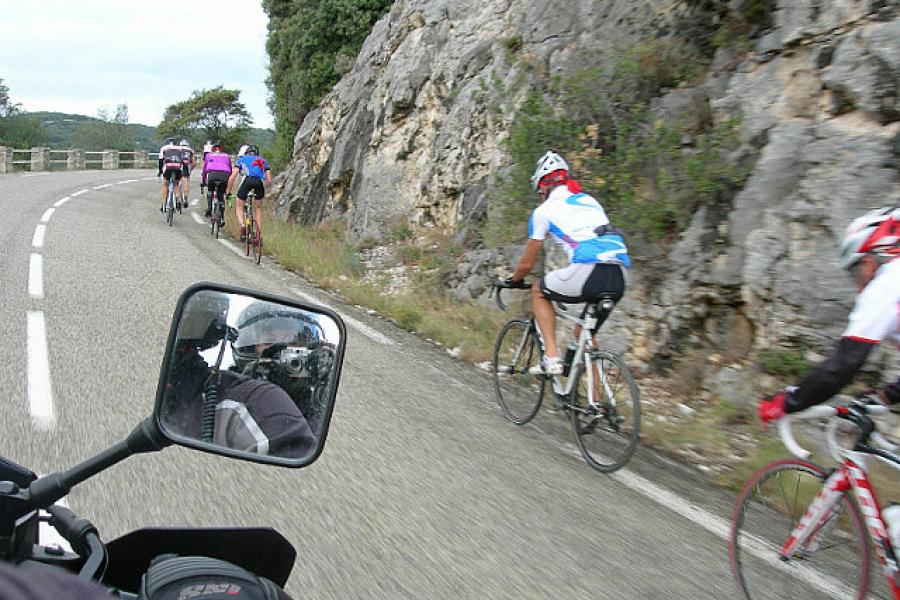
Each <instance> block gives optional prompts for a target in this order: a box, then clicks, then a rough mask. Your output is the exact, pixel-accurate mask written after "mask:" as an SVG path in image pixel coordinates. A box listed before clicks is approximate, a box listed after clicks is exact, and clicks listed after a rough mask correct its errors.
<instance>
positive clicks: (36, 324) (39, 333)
mask: <svg viewBox="0 0 900 600" xmlns="http://www.w3.org/2000/svg"><path fill="white" fill-rule="evenodd" d="M27 323H28V410H29V411H30V412H31V418H32V420H33V421H34V424H35V426H36V427H37V428H39V429H52V428H53V423H54V420H55V417H54V414H53V393H52V391H51V390H52V385H51V383H50V359H49V355H48V352H47V327H46V324H45V323H44V313H43V312H41V311H31V310H30V311H28V314H27Z"/></svg>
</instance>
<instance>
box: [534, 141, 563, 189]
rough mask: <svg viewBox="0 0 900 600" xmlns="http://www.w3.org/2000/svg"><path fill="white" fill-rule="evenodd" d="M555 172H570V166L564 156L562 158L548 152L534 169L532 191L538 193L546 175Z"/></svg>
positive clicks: (552, 152) (551, 151) (550, 151)
mask: <svg viewBox="0 0 900 600" xmlns="http://www.w3.org/2000/svg"><path fill="white" fill-rule="evenodd" d="M554 171H566V172H568V171H569V165H568V163H567V162H566V161H565V159H564V158H563V157H562V156H560V155H559V154H557V153H556V152H554V151H553V150H547V152H546V153H545V154H544V155H543V156H542V157H540V158H539V159H538V161H537V166H536V167H535V169H534V175H532V176H531V189H533V190H534V191H535V192H536V191H538V188H539V187H540V184H541V179H543V178H544V177H545V176H546V175H549V174H550V173H553V172H554Z"/></svg>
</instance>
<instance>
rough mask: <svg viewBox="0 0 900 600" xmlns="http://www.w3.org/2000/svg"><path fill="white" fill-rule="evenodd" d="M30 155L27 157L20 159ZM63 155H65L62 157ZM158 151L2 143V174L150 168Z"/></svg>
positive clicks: (0, 155) (154, 163) (0, 165)
mask: <svg viewBox="0 0 900 600" xmlns="http://www.w3.org/2000/svg"><path fill="white" fill-rule="evenodd" d="M17 155H18V156H27V158H17ZM62 156H64V157H65V158H62ZM156 160H157V158H156V153H155V152H154V153H153V158H151V157H150V153H148V152H143V151H140V150H136V151H134V152H120V151H118V150H100V151H96V152H90V151H86V150H81V149H79V148H74V149H69V150H51V149H50V148H31V149H26V150H19V149H16V148H10V147H8V146H0V174H2V173H12V172H13V171H14V170H17V169H19V170H28V171H50V170H52V169H55V168H56V169H62V170H67V171H77V170H81V169H95V168H96V169H150V168H152V167H155V166H156V164H157V163H156Z"/></svg>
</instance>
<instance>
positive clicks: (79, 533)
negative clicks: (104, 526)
mask: <svg viewBox="0 0 900 600" xmlns="http://www.w3.org/2000/svg"><path fill="white" fill-rule="evenodd" d="M47 512H48V513H50V524H51V525H52V526H53V528H54V529H56V531H58V532H59V535H61V536H62V537H63V538H64V539H65V540H66V541H67V542H69V543H70V544H71V545H72V549H73V550H75V552H77V553H78V554H79V555H80V556H86V555H87V554H89V547H88V545H87V542H86V538H87V536H88V534H91V533H93V534H95V535H97V528H96V527H94V524H93V523H91V522H90V521H88V520H87V519H85V518H82V517H79V516H78V515H76V514H75V513H74V512H72V511H71V510H69V509H68V508H66V507H64V506H60V505H59V504H54V505H52V506H49V507H47Z"/></svg>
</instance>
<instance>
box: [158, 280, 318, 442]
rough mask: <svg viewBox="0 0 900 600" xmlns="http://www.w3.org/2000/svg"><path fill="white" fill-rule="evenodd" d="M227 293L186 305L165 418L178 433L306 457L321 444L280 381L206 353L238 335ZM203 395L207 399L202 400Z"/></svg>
mask: <svg viewBox="0 0 900 600" xmlns="http://www.w3.org/2000/svg"><path fill="white" fill-rule="evenodd" d="M227 309H228V300H227V298H226V297H225V296H224V295H222V294H220V293H217V292H211V293H208V294H198V295H197V296H195V297H194V298H193V299H192V300H191V301H190V303H189V304H188V306H187V307H186V308H185V311H184V316H183V318H182V321H181V323H180V324H179V327H178V334H177V336H178V337H177V341H176V346H175V350H174V354H173V357H172V365H171V369H172V374H171V377H170V384H169V386H168V388H167V390H166V393H167V394H168V398H167V401H166V403H165V405H166V406H167V407H169V409H168V411H167V414H166V415H165V416H164V421H165V423H166V424H167V425H169V426H171V427H172V428H173V429H174V430H175V431H176V432H177V433H179V434H181V435H184V436H187V437H190V438H193V439H205V440H207V441H211V442H212V443H215V444H218V445H221V446H225V447H229V448H235V449H238V450H243V451H247V452H253V453H257V454H266V455H271V456H280V457H286V458H300V457H303V456H306V455H308V454H309V453H310V452H312V451H313V450H314V449H315V446H316V437H315V436H314V435H313V432H312V430H311V429H310V426H309V423H308V422H307V420H306V418H305V417H304V415H303V414H302V413H301V412H300V410H299V409H298V408H297V405H296V404H295V403H294V401H293V400H291V397H290V396H288V394H287V393H285V391H284V390H283V389H281V388H280V387H278V386H277V385H275V384H273V383H269V382H266V381H263V380H259V379H254V378H252V377H247V376H244V375H241V374H240V373H235V372H232V371H228V370H223V371H220V370H219V369H218V368H217V367H216V366H212V367H211V366H210V365H209V363H208V362H207V361H206V359H204V357H203V356H202V355H201V354H200V353H201V352H203V351H206V350H209V349H211V348H215V347H216V346H219V352H218V361H217V364H218V363H219V362H220V361H221V359H222V354H223V351H224V349H225V346H226V344H227V343H228V342H229V341H230V340H233V339H234V338H235V337H236V335H237V334H236V333H235V332H234V330H233V329H232V328H230V327H228V326H227V325H226V321H225V315H226V313H227ZM200 398H203V401H202V402H201V401H199V399H200Z"/></svg>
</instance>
